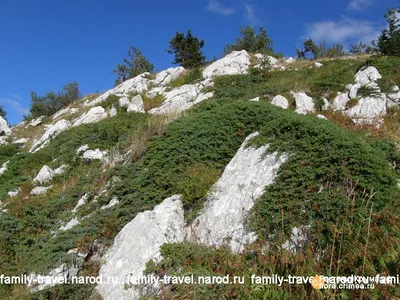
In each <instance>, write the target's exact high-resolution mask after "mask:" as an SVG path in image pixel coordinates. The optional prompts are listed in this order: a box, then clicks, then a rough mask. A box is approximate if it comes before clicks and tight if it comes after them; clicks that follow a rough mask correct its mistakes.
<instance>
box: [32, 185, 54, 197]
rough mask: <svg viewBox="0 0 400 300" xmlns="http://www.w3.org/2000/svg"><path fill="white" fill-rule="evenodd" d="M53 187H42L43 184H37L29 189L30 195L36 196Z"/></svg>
mask: <svg viewBox="0 0 400 300" xmlns="http://www.w3.org/2000/svg"><path fill="white" fill-rule="evenodd" d="M52 188H53V186H52V185H50V186H48V187H44V186H37V187H35V188H34V189H32V191H31V195H32V196H38V195H43V194H46V193H47V192H48V191H49V190H51V189H52Z"/></svg>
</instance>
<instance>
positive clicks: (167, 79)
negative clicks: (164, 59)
mask: <svg viewBox="0 0 400 300" xmlns="http://www.w3.org/2000/svg"><path fill="white" fill-rule="evenodd" d="M183 73H185V68H184V67H176V68H169V69H166V70H164V71H161V72H160V73H158V74H157V76H156V79H155V80H154V84H155V85H158V86H166V85H168V84H169V83H171V82H172V81H174V80H176V79H178V78H179V77H180V76H182V75H183Z"/></svg>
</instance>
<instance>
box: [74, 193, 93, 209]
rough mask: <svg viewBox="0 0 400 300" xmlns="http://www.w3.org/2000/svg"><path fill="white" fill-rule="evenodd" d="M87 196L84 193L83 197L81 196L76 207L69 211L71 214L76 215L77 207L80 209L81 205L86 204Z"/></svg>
mask: <svg viewBox="0 0 400 300" xmlns="http://www.w3.org/2000/svg"><path fill="white" fill-rule="evenodd" d="M88 198H89V195H88V194H87V193H86V194H85V195H83V196H82V197H81V198H80V199H79V200H78V203H77V204H76V206H75V207H74V209H73V210H72V211H71V212H72V213H73V214H74V213H76V211H77V209H78V208H79V207H81V206H82V205H84V204H85V203H86V201H87V200H88Z"/></svg>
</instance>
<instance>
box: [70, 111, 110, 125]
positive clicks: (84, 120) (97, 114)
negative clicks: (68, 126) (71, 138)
mask: <svg viewBox="0 0 400 300" xmlns="http://www.w3.org/2000/svg"><path fill="white" fill-rule="evenodd" d="M104 118H107V113H106V111H105V110H104V108H103V107H101V106H96V107H93V108H91V109H90V110H89V111H88V112H86V113H84V114H82V115H81V116H80V117H79V118H78V119H77V120H75V122H74V124H73V125H72V126H79V125H82V124H88V123H97V122H99V121H101V120H103V119H104Z"/></svg>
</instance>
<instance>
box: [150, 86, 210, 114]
mask: <svg viewBox="0 0 400 300" xmlns="http://www.w3.org/2000/svg"><path fill="white" fill-rule="evenodd" d="M204 87H205V84H204V83H196V84H186V85H183V86H180V87H178V88H175V89H173V90H172V91H170V92H166V93H164V97H165V101H164V102H163V103H162V104H161V106H159V107H157V108H153V109H151V110H150V111H149V113H151V114H156V115H158V114H168V113H173V112H181V111H184V110H187V109H189V108H190V107H192V106H193V105H195V104H197V103H200V102H202V101H204V100H206V99H208V98H211V97H212V96H213V93H205V94H204V93H202V92H201V90H202V89H203V88H204Z"/></svg>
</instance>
